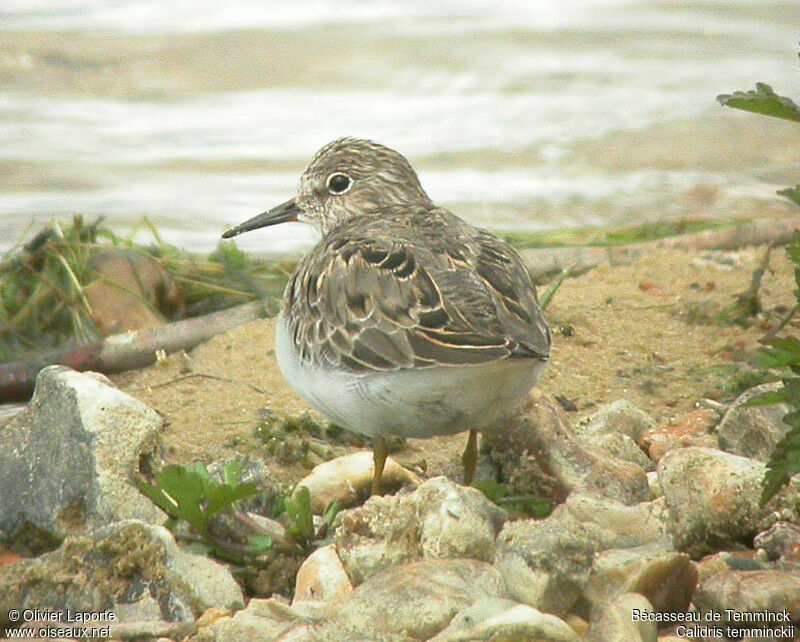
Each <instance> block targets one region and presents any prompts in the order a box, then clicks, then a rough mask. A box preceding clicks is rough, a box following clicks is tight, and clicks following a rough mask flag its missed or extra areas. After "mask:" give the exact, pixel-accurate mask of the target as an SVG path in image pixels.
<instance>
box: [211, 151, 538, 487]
mask: <svg viewBox="0 0 800 642" xmlns="http://www.w3.org/2000/svg"><path fill="white" fill-rule="evenodd" d="M285 221H301V222H304V223H309V224H311V225H313V226H314V227H316V228H317V229H318V230H319V231H320V232H321V233H322V239H321V240H320V241H319V243H317V245H315V246H314V248H313V249H312V250H311V251H310V252H309V253H308V254H306V255H305V256H304V257H303V258H302V260H301V261H300V263H299V265H298V266H297V270H296V271H295V273H294V274H293V275H292V277H291V279H290V280H289V283H288V284H287V286H286V291H285V292H284V295H283V306H282V311H281V313H280V316H279V318H278V322H277V329H276V339H275V355H276V357H277V360H278V365H279V366H280V368H281V371H282V372H283V375H284V377H285V378H286V380H287V381H288V382H289V384H290V385H291V386H292V387H293V388H294V389H295V390H296V391H297V392H298V393H299V394H300V395H301V396H302V397H303V398H305V399H306V400H307V401H308V403H309V404H311V406H312V407H314V408H316V409H317V410H318V411H320V412H321V413H322V414H323V415H325V416H326V417H328V419H330V420H331V421H333V422H334V423H335V424H338V425H340V426H342V427H343V428H346V429H348V430H351V431H355V432H358V433H361V434H364V435H368V436H370V437H372V438H373V457H374V462H375V465H374V473H373V483H372V493H373V494H377V493H378V492H379V488H380V480H381V475H382V473H383V466H384V462H385V460H386V437H388V436H390V435H398V436H403V437H431V436H434V435H448V434H455V433H459V432H463V431H466V430H469V438H468V440H467V447H466V450H465V451H464V455H463V457H462V461H463V463H464V483H465V484H467V485H469V484H470V483H472V477H473V475H474V472H475V465H476V462H477V457H478V447H477V431H479V430H481V429H483V428H487V427H489V426H491V425H492V424H494V423H496V422H497V421H498V420H499V419H501V418H502V417H503V416H504V415H506V414H508V413H510V412H511V411H513V410H514V409H515V407H516V406H517V405H519V404H520V402H521V401H522V400H523V399H524V398H525V396H526V394H527V393H528V391H529V390H530V389H531V388H532V387H533V386H534V385H535V384H536V382H537V381H538V380H539V377H540V376H541V375H542V372H543V371H544V369H545V366H546V364H547V360H548V358H549V356H550V330H549V328H548V325H547V322H546V321H545V319H544V317H543V316H542V311H541V309H540V308H539V304H538V301H537V298H536V290H535V287H534V285H533V283H532V282H531V279H530V276H529V275H528V272H527V271H526V269H525V267H524V266H523V264H522V261H521V260H520V258H519V256H518V255H517V253H516V252H515V251H514V249H513V248H511V246H509V245H508V244H507V243H505V242H504V241H501V240H500V239H498V238H497V237H495V236H493V235H492V234H490V233H489V232H487V231H485V230H481V229H477V228H475V227H473V226H471V225H469V224H468V223H466V222H465V221H463V220H461V219H460V218H458V217H457V216H455V215H454V214H452V213H451V212H449V211H448V210H446V209H443V208H441V207H438V206H437V205H435V204H434V203H433V202H432V201H431V199H430V198H428V195H427V194H426V193H425V191H424V190H423V189H422V186H421V185H420V182H419V179H418V178H417V174H416V172H415V171H414V170H413V169H412V167H411V165H410V164H409V162H408V161H407V160H406V159H405V157H403V156H402V155H401V154H399V153H397V152H395V151H394V150H391V149H388V148H387V147H384V146H383V145H379V144H377V143H374V142H372V141H368V140H359V139H356V138H341V139H339V140H335V141H333V142H332V143H329V144H328V145H326V146H325V147H323V148H322V149H321V150H320V151H319V152H317V154H316V155H315V156H314V158H313V159H312V160H311V162H310V163H309V165H308V167H307V168H306V170H305V171H304V172H303V175H302V177H301V178H300V183H299V186H298V189H297V194H296V195H295V197H294V198H293V199H291V200H289V201H287V202H285V203H283V204H282V205H278V206H277V207H275V208H273V209H271V210H269V211H267V212H264V213H262V214H259V215H258V216H256V217H254V218H252V219H250V220H248V221H246V222H245V223H242V224H241V225H238V226H236V227H234V228H232V229H229V230H228V231H226V232H225V233H224V234H223V237H224V238H230V237H232V236H236V235H237V234H241V233H242V232H248V231H250V230H255V229H258V228H261V227H265V226H267V225H275V224H277V223H283V222H285Z"/></svg>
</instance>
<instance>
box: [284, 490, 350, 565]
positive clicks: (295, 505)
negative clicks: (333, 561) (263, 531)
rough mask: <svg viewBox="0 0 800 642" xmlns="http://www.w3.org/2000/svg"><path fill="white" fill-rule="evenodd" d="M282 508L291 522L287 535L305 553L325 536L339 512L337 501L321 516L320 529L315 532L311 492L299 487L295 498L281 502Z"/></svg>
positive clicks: (288, 498)
mask: <svg viewBox="0 0 800 642" xmlns="http://www.w3.org/2000/svg"><path fill="white" fill-rule="evenodd" d="M283 506H284V509H285V510H286V514H287V515H288V516H289V519H290V520H291V524H290V525H289V534H290V535H291V536H292V537H293V538H294V540H295V541H296V542H297V543H298V544H299V545H300V547H301V548H302V549H303V550H305V551H308V550H310V549H312V548H313V547H314V545H315V541H316V540H320V539H322V538H324V537H325V536H326V535H327V533H328V530H329V529H330V527H331V525H332V524H333V520H334V518H335V517H336V514H337V513H338V512H339V510H341V506H340V504H339V502H338V501H334V502H333V503H331V505H330V506H328V508H327V510H326V511H325V513H324V515H323V516H322V525H321V526H320V529H319V530H318V531H315V530H314V514H313V512H312V511H311V491H309V490H308V488H306V487H305V486H301V487H300V488H299V489H298V491H297V493H296V496H295V497H291V496H290V497H287V498H286V499H284V500H283Z"/></svg>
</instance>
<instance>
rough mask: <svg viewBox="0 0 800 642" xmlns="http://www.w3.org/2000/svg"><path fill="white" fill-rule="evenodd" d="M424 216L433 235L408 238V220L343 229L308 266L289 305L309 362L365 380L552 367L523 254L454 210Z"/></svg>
mask: <svg viewBox="0 0 800 642" xmlns="http://www.w3.org/2000/svg"><path fill="white" fill-rule="evenodd" d="M424 214H425V218H424V219H420V221H417V224H419V225H428V226H433V227H432V228H431V229H430V230H429V232H430V233H428V234H425V235H419V234H417V235H414V234H408V233H404V232H407V229H404V227H403V226H406V227H407V226H408V225H409V224H413V223H414V221H413V218H414V213H413V212H412V213H411V216H409V214H408V213H405V214H404V217H402V218H401V217H398V219H397V221H395V222H394V223H395V224H396V226H397V227H398V229H397V230H396V233H392V231H393V230H391V229H390V230H388V232H389V233H387V229H386V226H387V225H388V226H390V227H391V225H392V222H393V221H392V219H391V218H389V219H386V218H384V219H381V221H380V223H381V226H375V228H376V229H372V228H370V226H369V225H367V226H366V227H364V226H361V227H359V228H358V229H357V230H356V229H355V228H353V227H350V228H345V229H340V230H338V233H332V234H331V235H329V238H327V239H324V240H323V241H322V242H321V243H320V244H318V245H317V246H316V247H315V248H314V249H313V250H312V251H311V252H310V253H309V254H308V255H307V256H306V257H305V258H304V259H303V260H302V261H301V263H300V265H299V266H298V270H297V272H296V273H295V275H294V276H293V277H292V279H291V281H290V283H289V285H288V286H287V289H286V293H285V301H284V305H285V314H286V315H287V316H288V319H289V323H290V327H291V329H292V336H293V338H294V341H295V344H296V345H297V347H298V350H299V352H300V354H301V356H302V358H304V359H310V360H312V361H314V360H316V361H317V362H318V363H320V364H323V365H327V366H331V367H338V368H345V369H347V370H350V371H352V372H355V373H367V372H377V371H387V370H398V369H404V368H425V367H429V366H433V365H450V366H463V365H468V364H478V363H487V362H491V361H496V360H498V359H503V358H508V357H535V358H538V359H547V358H548V356H549V348H550V334H549V329H548V327H547V324H546V322H545V321H544V318H543V316H542V314H541V311H540V309H539V306H538V302H537V299H536V292H535V289H534V286H533V284H532V283H531V281H530V277H529V276H528V273H527V271H526V270H525V268H524V266H523V265H522V261H521V260H520V259H519V257H518V256H517V254H516V252H514V250H513V249H512V248H511V247H510V246H508V245H507V244H506V243H504V242H503V241H501V240H500V239H497V238H496V237H494V236H492V235H491V234H489V233H488V232H483V231H480V230H476V229H474V228H471V227H470V226H468V225H466V224H465V223H463V222H462V221H461V220H460V219H457V218H456V217H454V216H453V215H451V214H449V213H448V212H446V210H437V211H436V212H433V213H431V212H430V211H428V212H426V213H424ZM447 217H452V218H451V220H450V221H448V224H447V225H444V224H443V220H444V219H445V218H447ZM409 221H411V223H409ZM453 221H456V222H457V223H453ZM448 233H449V234H455V235H456V236H455V237H452V238H448V237H447V234H448ZM414 239H418V240H416V241H415V240H414ZM423 241H424V242H423Z"/></svg>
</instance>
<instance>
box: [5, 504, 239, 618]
mask: <svg viewBox="0 0 800 642" xmlns="http://www.w3.org/2000/svg"><path fill="white" fill-rule="evenodd" d="M153 600H155V601H156V602H157V605H158V613H156V612H155V611H154V610H153V608H152V607H153ZM42 604H46V605H47V606H48V608H50V609H52V610H56V611H58V610H61V611H65V610H66V609H71V610H73V611H101V610H104V609H109V610H112V611H115V612H116V611H117V610H118V608H119V611H122V610H126V611H127V612H129V613H132V614H133V613H135V614H137V616H139V617H142V616H154V619H156V618H155V616H156V615H157V616H158V619H161V620H166V621H169V622H175V621H193V620H194V619H195V617H197V616H199V615H200V614H201V613H203V612H204V611H205V610H207V609H209V608H211V607H222V608H227V609H238V608H242V607H243V606H244V599H243V597H242V592H241V590H240V589H239V586H238V585H237V584H236V582H235V580H234V579H233V577H232V576H231V574H230V573H229V572H228V570H227V569H226V568H225V567H224V566H223V565H221V564H219V563H217V562H215V561H213V560H211V559H210V558H208V557H206V556H205V555H193V554H190V553H186V552H184V551H182V550H181V549H180V548H178V546H177V544H176V543H175V540H174V538H173V537H172V535H171V534H170V532H169V531H167V530H166V529H165V528H163V527H161V526H153V525H151V524H146V523H144V522H140V521H135V520H127V521H123V522H116V523H114V524H110V525H108V526H105V527H102V528H99V529H97V530H95V531H93V532H91V533H89V534H87V535H83V536H78V537H68V538H67V539H66V540H64V543H63V544H62V545H61V547H60V548H59V549H57V550H56V551H53V552H51V553H45V554H44V555H42V556H40V557H38V558H33V559H26V560H23V561H21V562H17V563H15V564H13V565H10V566H6V567H3V568H0V613H2V614H3V615H5V614H7V613H8V611H9V610H10V609H12V608H17V609H19V608H27V607H32V606H39V605H42ZM3 624H5V622H3V621H2V618H0V626H2V625H3Z"/></svg>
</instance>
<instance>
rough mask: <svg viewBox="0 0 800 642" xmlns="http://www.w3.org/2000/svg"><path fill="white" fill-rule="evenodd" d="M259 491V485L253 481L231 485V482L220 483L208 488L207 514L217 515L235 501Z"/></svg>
mask: <svg viewBox="0 0 800 642" xmlns="http://www.w3.org/2000/svg"><path fill="white" fill-rule="evenodd" d="M257 492H258V487H257V486H256V485H255V484H253V483H250V482H248V483H246V484H238V485H237V486H231V485H229V484H219V485H215V486H213V487H210V488H208V490H207V494H206V499H207V504H206V509H205V512H206V515H215V514H216V513H219V512H220V511H222V510H225V509H226V508H228V506H230V505H231V504H233V503H234V502H237V501H239V500H240V499H244V498H245V497H250V496H252V495H255V494H256V493H257Z"/></svg>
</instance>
